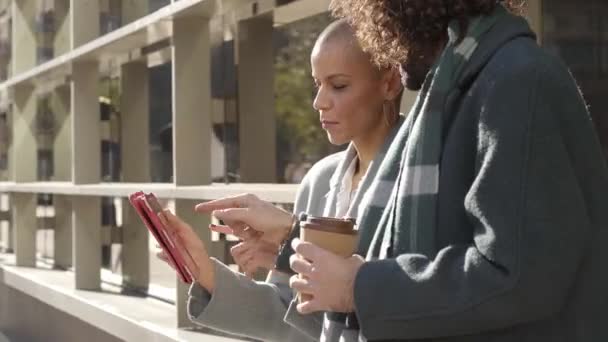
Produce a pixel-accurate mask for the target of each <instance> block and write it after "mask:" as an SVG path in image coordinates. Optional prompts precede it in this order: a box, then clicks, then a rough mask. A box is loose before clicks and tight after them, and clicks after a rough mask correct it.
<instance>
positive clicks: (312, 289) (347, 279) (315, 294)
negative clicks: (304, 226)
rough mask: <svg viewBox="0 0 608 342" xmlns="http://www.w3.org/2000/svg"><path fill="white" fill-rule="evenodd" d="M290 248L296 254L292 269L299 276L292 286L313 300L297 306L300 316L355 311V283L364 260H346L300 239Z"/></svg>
mask: <svg viewBox="0 0 608 342" xmlns="http://www.w3.org/2000/svg"><path fill="white" fill-rule="evenodd" d="M291 245H292V247H293V249H294V251H295V252H296V254H294V255H292V256H291V258H290V260H289V262H290V266H291V269H292V270H293V271H294V272H296V273H298V274H299V275H300V276H299V275H294V276H292V277H291V279H290V280H289V286H291V288H292V289H294V290H296V291H298V292H300V293H303V294H308V295H310V296H311V297H312V299H310V300H308V301H305V302H303V303H299V304H298V305H297V307H296V308H297V310H298V312H300V313H301V314H309V313H312V312H316V311H333V312H353V311H355V304H354V282H355V276H356V275H357V271H359V268H360V267H361V265H363V263H364V262H365V261H364V260H363V258H361V257H360V256H358V255H353V256H351V257H349V258H343V257H341V256H339V255H336V254H333V253H331V252H329V251H327V250H324V249H322V248H320V247H317V246H315V245H313V244H311V243H309V242H303V241H300V239H294V240H293V241H292V244H291Z"/></svg>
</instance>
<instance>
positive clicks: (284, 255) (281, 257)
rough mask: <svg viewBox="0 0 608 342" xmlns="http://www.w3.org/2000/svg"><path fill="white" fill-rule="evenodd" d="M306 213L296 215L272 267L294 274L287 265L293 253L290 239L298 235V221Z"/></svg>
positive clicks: (303, 217)
mask: <svg viewBox="0 0 608 342" xmlns="http://www.w3.org/2000/svg"><path fill="white" fill-rule="evenodd" d="M307 217H308V215H307V214H306V213H304V212H303V213H300V214H298V215H297V217H296V219H295V220H294V223H293V226H292V227H291V231H290V232H289V234H288V235H287V238H286V239H285V240H284V241H283V243H282V244H281V247H280V248H279V254H278V256H277V261H276V263H275V265H274V269H275V270H277V271H280V272H283V273H287V274H295V273H294V272H293V271H292V270H291V267H290V266H289V258H290V257H291V256H292V255H293V254H294V253H295V252H294V250H293V248H291V241H293V239H295V238H299V237H300V223H301V222H304V221H306V218H307Z"/></svg>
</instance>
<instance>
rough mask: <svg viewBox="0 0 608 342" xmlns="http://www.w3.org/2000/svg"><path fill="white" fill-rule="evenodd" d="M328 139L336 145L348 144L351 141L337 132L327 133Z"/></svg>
mask: <svg viewBox="0 0 608 342" xmlns="http://www.w3.org/2000/svg"><path fill="white" fill-rule="evenodd" d="M327 139H328V140H329V143H330V144H332V145H336V146H340V145H344V144H347V143H349V142H350V140H349V139H347V138H345V137H341V136H338V135H336V134H330V133H327Z"/></svg>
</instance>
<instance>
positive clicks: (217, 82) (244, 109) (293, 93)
mask: <svg viewBox="0 0 608 342" xmlns="http://www.w3.org/2000/svg"><path fill="white" fill-rule="evenodd" d="M289 2H290V1H284V2H283V3H289ZM249 6H251V5H249ZM250 8H255V6H253V7H250ZM238 13H239V11H238V10H235V13H229V14H227V15H225V16H223V17H216V18H214V19H213V21H212V24H211V28H212V44H213V48H212V52H211V59H212V97H213V123H214V127H213V128H214V137H215V138H216V139H217V145H218V146H219V148H220V149H223V151H224V157H223V158H214V159H213V163H217V164H218V165H220V166H219V167H216V166H214V167H213V169H214V170H215V171H214V172H213V176H214V180H215V181H225V182H267V183H299V182H300V181H301V180H302V178H303V176H304V175H305V174H306V172H307V171H308V170H309V168H310V167H311V166H312V165H313V164H314V163H315V162H316V161H318V160H320V159H322V158H323V157H325V156H327V155H328V154H331V153H333V152H336V151H339V150H341V149H343V148H344V146H340V147H337V146H332V145H331V144H330V143H329V142H328V140H327V137H326V134H325V132H324V131H323V130H322V129H321V127H320V124H319V118H318V114H317V113H316V111H315V110H314V109H313V107H312V103H313V100H314V95H315V90H314V85H313V82H312V77H311V69H310V52H311V50H312V47H313V45H314V42H315V40H316V38H317V36H318V34H319V33H320V32H321V31H322V30H323V29H324V28H325V27H326V26H327V25H328V24H329V23H330V22H331V18H330V16H329V15H328V14H327V13H322V14H317V15H311V16H308V17H306V18H305V19H301V20H291V21H287V22H281V23H278V22H276V21H274V22H273V20H274V19H273V18H272V17H271V16H269V15H268V14H267V13H265V14H261V15H259V16H252V17H246V18H240V19H235V17H238V15H237V14H238ZM281 21H284V18H282V20H281ZM249 42H256V43H255V44H249ZM235 45H236V47H235ZM269 113H270V114H269ZM269 116H271V117H269ZM268 127H274V131H269V130H268ZM273 135H274V139H273V138H272V136H273ZM212 145H213V143H212ZM212 154H213V152H212ZM251 156H253V157H251ZM251 158H257V159H256V161H257V164H258V165H253V166H252V164H255V163H254V162H252V159H251ZM258 159H259V160H258ZM216 169H217V170H216ZM222 169H223V172H222Z"/></svg>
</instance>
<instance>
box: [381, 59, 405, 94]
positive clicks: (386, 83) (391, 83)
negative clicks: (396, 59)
mask: <svg viewBox="0 0 608 342" xmlns="http://www.w3.org/2000/svg"><path fill="white" fill-rule="evenodd" d="M382 88H383V92H384V94H382V95H383V96H384V99H385V100H387V101H393V100H394V99H395V98H397V96H399V94H401V91H402V90H403V85H402V84H401V75H400V74H399V70H398V69H397V68H395V67H391V68H387V69H385V70H384V75H383V87H382Z"/></svg>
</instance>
